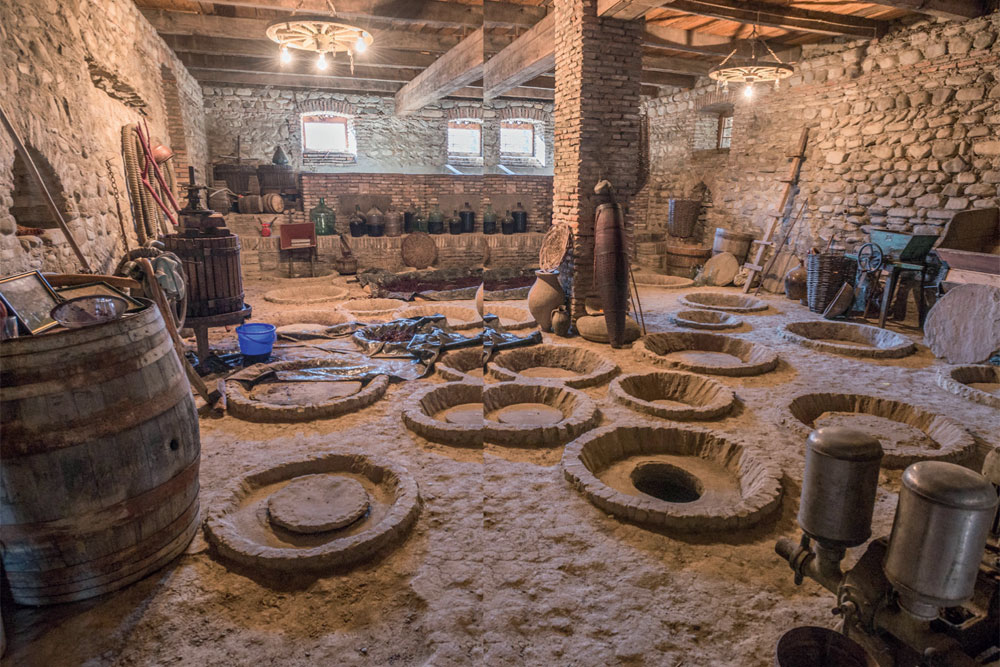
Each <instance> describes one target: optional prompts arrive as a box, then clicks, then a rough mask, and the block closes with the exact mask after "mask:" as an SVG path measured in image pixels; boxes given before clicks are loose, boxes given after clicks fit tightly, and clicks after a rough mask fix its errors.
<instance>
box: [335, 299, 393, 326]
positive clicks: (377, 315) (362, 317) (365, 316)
mask: <svg viewBox="0 0 1000 667" xmlns="http://www.w3.org/2000/svg"><path fill="white" fill-rule="evenodd" d="M405 305H406V302H405V301H400V300H399V299H351V300H350V301H342V302H341V303H340V305H339V306H338V307H339V308H340V309H341V310H343V311H344V312H346V313H349V314H350V315H351V316H353V317H354V319H356V320H358V321H359V322H377V321H385V320H389V319H392V318H393V316H394V315H395V313H396V311H397V310H399V309H400V308H402V307H403V306H405Z"/></svg>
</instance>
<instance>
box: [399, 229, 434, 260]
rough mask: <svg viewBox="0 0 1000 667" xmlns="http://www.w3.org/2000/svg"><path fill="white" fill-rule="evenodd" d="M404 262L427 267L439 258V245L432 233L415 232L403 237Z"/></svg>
mask: <svg viewBox="0 0 1000 667" xmlns="http://www.w3.org/2000/svg"><path fill="white" fill-rule="evenodd" d="M402 252H403V264H405V265H406V266H412V267H413V268H415V269H426V268H427V267H429V266H430V265H431V264H433V263H434V260H436V259H437V245H435V243H434V239H432V238H431V235H430V234H427V233H425V232H414V233H412V234H410V235H408V236H407V237H406V238H405V239H403V248H402Z"/></svg>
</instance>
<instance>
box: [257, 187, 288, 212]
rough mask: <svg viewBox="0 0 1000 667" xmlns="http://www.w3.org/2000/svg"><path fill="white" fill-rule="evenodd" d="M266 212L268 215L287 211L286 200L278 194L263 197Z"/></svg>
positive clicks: (273, 193)
mask: <svg viewBox="0 0 1000 667" xmlns="http://www.w3.org/2000/svg"><path fill="white" fill-rule="evenodd" d="M261 202H262V203H263V206H264V211H265V212H267V213H281V212H282V211H284V210H285V200H284V199H282V198H281V195H279V194H278V193H276V192H271V193H269V194H266V195H262V196H261Z"/></svg>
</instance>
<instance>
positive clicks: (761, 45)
mask: <svg viewBox="0 0 1000 667" xmlns="http://www.w3.org/2000/svg"><path fill="white" fill-rule="evenodd" d="M767 54H770V55H771V58H773V59H774V60H765V57H766V56H767ZM794 72H795V68H793V67H792V66H791V65H789V64H787V63H783V62H781V58H779V57H778V56H777V54H775V53H774V51H772V50H771V47H770V46H768V45H767V42H765V41H764V38H763V37H761V36H760V35H758V34H757V26H756V24H755V25H754V27H753V31H751V33H750V36H749V37H747V38H746V39H741V40H740V41H739V42H737V43H736V48H734V49H733V50H732V51H731V52H730V53H729V55H728V56H726V58H725V60H723V61H722V62H721V63H719V64H718V65H716V66H715V67H713V68H712V69H710V70H709V71H708V77H709V78H710V79H715V81H716V82H717V86H720V87H721V88H722V90H728V88H729V84H730V82H734V83H742V84H744V87H743V94H744V95H746V96H747V97H752V96H753V85H754V84H755V83H758V82H759V83H770V82H772V81H773V82H774V87H775V89H777V88H778V82H779V81H781V80H782V79H787V78H788V77H790V76H791V75H792V74H793V73H794Z"/></svg>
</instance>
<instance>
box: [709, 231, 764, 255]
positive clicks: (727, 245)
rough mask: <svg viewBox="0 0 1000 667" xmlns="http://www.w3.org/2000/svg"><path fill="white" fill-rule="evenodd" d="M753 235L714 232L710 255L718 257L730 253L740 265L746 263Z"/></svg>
mask: <svg viewBox="0 0 1000 667" xmlns="http://www.w3.org/2000/svg"><path fill="white" fill-rule="evenodd" d="M753 239H754V236H753V234H746V233H744V232H734V231H732V230H730V229H722V228H721V227H718V228H716V230H715V242H714V243H712V254H713V255H718V254H720V253H724V252H731V253H733V255H734V256H735V257H736V260H737V261H738V262H739V263H740V264H742V263H743V262H745V261H747V253H748V252H750V244H751V243H752V242H753Z"/></svg>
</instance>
